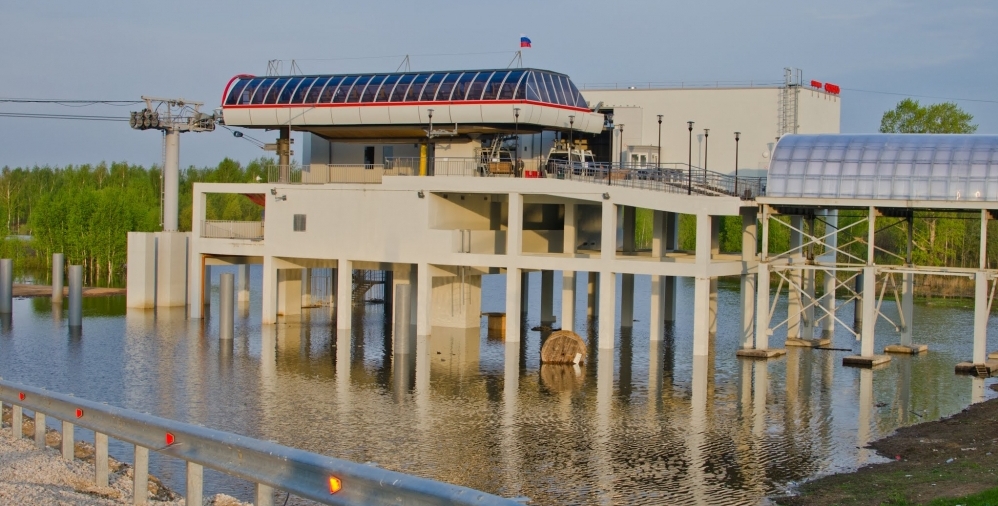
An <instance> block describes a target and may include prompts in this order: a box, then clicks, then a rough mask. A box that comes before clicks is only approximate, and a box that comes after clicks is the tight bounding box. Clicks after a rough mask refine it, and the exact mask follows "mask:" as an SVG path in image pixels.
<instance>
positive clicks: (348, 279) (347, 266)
mask: <svg viewBox="0 0 998 506" xmlns="http://www.w3.org/2000/svg"><path fill="white" fill-rule="evenodd" d="M300 272H301V271H299V273H300ZM298 290H299V291H298V293H301V287H300V286H299V288H298ZM352 313H353V262H351V261H350V260H346V259H340V260H337V262H336V329H337V330H341V329H342V330H349V329H350V328H351V325H352V321H351V316H352V315H353V314H352Z"/></svg>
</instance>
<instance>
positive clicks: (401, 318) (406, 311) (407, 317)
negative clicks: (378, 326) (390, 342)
mask: <svg viewBox="0 0 998 506" xmlns="http://www.w3.org/2000/svg"><path fill="white" fill-rule="evenodd" d="M411 295H412V285H407V284H398V285H396V286H395V344H394V348H395V349H394V350H393V351H394V354H395V355H407V354H409V353H412V351H413V350H412V343H411V339H410V338H409V329H410V327H411V326H412V308H411V306H410V304H409V298H410V297H411Z"/></svg>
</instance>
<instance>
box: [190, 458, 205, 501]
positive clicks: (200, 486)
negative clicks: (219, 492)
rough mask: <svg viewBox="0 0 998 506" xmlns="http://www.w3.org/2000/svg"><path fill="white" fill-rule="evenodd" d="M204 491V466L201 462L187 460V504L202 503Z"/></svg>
mask: <svg viewBox="0 0 998 506" xmlns="http://www.w3.org/2000/svg"><path fill="white" fill-rule="evenodd" d="M203 491H204V467H202V466H201V464H195V463H193V462H190V461H188V462H187V494H186V495H187V497H186V498H185V499H186V503H187V504H201V502H202V501H201V494H202V492H203Z"/></svg>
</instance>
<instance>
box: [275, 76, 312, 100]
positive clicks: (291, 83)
mask: <svg viewBox="0 0 998 506" xmlns="http://www.w3.org/2000/svg"><path fill="white" fill-rule="evenodd" d="M304 80H305V78H304V77H292V78H291V79H289V80H288V84H285V85H284V89H283V90H281V94H280V95H278V96H277V103H278V104H290V103H291V95H292V94H293V93H294V92H295V90H297V89H298V86H301V82H302V81H304Z"/></svg>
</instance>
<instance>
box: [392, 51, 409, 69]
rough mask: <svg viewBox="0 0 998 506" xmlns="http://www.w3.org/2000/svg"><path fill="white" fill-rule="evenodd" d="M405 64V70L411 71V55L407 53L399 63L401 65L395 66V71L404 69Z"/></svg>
mask: <svg viewBox="0 0 998 506" xmlns="http://www.w3.org/2000/svg"><path fill="white" fill-rule="evenodd" d="M403 66H405V71H406V72H409V55H405V58H404V59H403V60H402V63H399V66H398V67H396V68H395V72H398V71H399V70H402V67H403Z"/></svg>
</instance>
